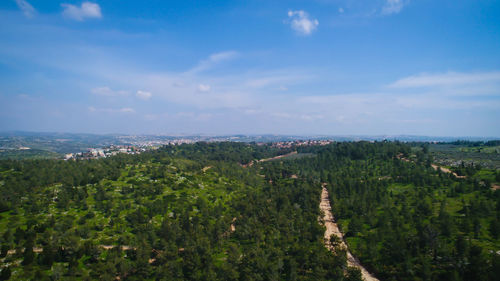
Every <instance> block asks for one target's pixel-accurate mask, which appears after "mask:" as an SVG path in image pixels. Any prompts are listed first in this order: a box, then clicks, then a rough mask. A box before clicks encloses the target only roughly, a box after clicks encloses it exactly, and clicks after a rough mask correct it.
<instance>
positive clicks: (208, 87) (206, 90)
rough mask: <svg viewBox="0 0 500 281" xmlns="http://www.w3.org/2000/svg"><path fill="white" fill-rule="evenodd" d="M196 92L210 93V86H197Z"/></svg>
mask: <svg viewBox="0 0 500 281" xmlns="http://www.w3.org/2000/svg"><path fill="white" fill-rule="evenodd" d="M198 91H200V92H208V91H210V85H206V84H200V85H198Z"/></svg>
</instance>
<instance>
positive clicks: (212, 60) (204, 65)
mask: <svg viewBox="0 0 500 281" xmlns="http://www.w3.org/2000/svg"><path fill="white" fill-rule="evenodd" d="M238 55H239V53H238V52H235V51H225V52H220V53H215V54H211V55H210V56H209V57H208V59H205V60H202V61H201V62H200V63H199V64H198V65H196V66H195V67H194V68H192V69H190V70H189V71H188V73H189V74H196V73H198V72H202V71H205V70H208V69H211V68H212V67H214V66H215V65H217V64H218V63H221V62H223V61H228V60H231V59H234V58H236V57H238Z"/></svg>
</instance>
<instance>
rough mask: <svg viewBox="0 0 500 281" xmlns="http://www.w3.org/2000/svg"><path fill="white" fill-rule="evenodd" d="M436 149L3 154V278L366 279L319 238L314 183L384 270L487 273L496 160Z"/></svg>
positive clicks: (361, 145)
mask: <svg viewBox="0 0 500 281" xmlns="http://www.w3.org/2000/svg"><path fill="white" fill-rule="evenodd" d="M291 151H297V152H298V154H296V155H295V156H294V157H284V158H280V159H276V160H274V161H267V162H257V161H255V164H254V165H246V164H248V163H251V162H252V161H253V160H257V159H263V158H270V157H274V156H277V155H283V154H287V153H289V152H291ZM297 155H307V157H297ZM432 163H433V157H432V153H430V152H429V149H428V147H427V146H426V145H420V146H419V145H408V144H403V143H399V142H374V143H370V142H339V143H333V144H330V145H324V146H300V147H292V148H288V149H279V148H276V147H274V146H271V145H257V144H246V143H235V142H219V143H205V142H200V143H196V144H189V145H187V144H185V145H179V146H173V145H169V146H164V147H162V148H160V149H158V150H154V151H149V152H146V153H143V154H140V155H124V154H123V155H116V156H113V157H109V158H105V159H95V160H76V161H73V160H70V161H63V160H3V161H0V189H1V192H0V242H1V249H0V267H1V272H0V280H8V279H10V280H94V279H100V280H361V277H360V273H359V270H357V269H354V268H349V267H348V266H347V263H346V255H345V251H344V250H343V249H341V248H337V249H334V251H332V252H330V251H329V250H327V249H326V248H325V247H324V241H323V240H324V239H323V234H324V232H325V229H324V227H323V226H322V225H321V224H320V223H318V218H319V217H320V216H321V215H322V214H321V211H320V209H319V207H318V206H319V201H320V195H321V186H322V184H326V186H327V188H328V189H329V194H330V197H331V198H330V200H331V203H332V211H333V214H334V216H335V217H336V219H337V222H338V224H339V225H340V227H341V228H342V231H343V232H344V234H345V237H346V242H347V244H348V245H349V247H350V249H351V251H352V252H353V253H354V254H355V255H356V256H357V257H358V258H359V259H360V261H361V263H362V264H363V265H364V266H365V267H366V268H367V269H368V270H369V271H370V272H372V273H373V274H374V275H375V276H376V277H377V278H379V279H380V280H495V279H496V278H495V277H496V276H500V255H499V254H500V252H498V251H499V250H500V240H499V238H500V223H499V221H500V220H499V219H500V191H499V190H495V189H494V188H492V187H493V185H494V184H495V183H498V181H499V179H500V173H499V172H498V171H496V170H489V169H485V168H484V167H481V166H479V165H473V164H467V165H461V166H457V167H455V168H452V170H453V173H451V172H449V173H448V172H446V171H445V170H444V168H443V170H441V169H439V168H438V169H435V168H433V167H432ZM456 175H459V176H458V177H457V176H456Z"/></svg>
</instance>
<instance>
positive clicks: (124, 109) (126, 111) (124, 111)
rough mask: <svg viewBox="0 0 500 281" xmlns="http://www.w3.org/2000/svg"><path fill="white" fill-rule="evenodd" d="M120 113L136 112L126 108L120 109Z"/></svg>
mask: <svg viewBox="0 0 500 281" xmlns="http://www.w3.org/2000/svg"><path fill="white" fill-rule="evenodd" d="M120 112H123V113H134V112H135V110H134V109H133V108H130V107H124V108H121V109H120Z"/></svg>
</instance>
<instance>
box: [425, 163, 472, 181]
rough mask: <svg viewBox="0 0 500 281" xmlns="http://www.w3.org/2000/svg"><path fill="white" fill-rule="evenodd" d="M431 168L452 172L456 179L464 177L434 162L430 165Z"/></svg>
mask: <svg viewBox="0 0 500 281" xmlns="http://www.w3.org/2000/svg"><path fill="white" fill-rule="evenodd" d="M431 166H432V168H434V170H437V169H441V171H443V172H445V173H448V174H453V175H454V176H455V177H456V178H458V179H464V178H465V176H459V175H457V174H456V173H455V172H452V171H451V170H450V169H448V168H445V167H442V166H438V165H435V164H432V165H431Z"/></svg>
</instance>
